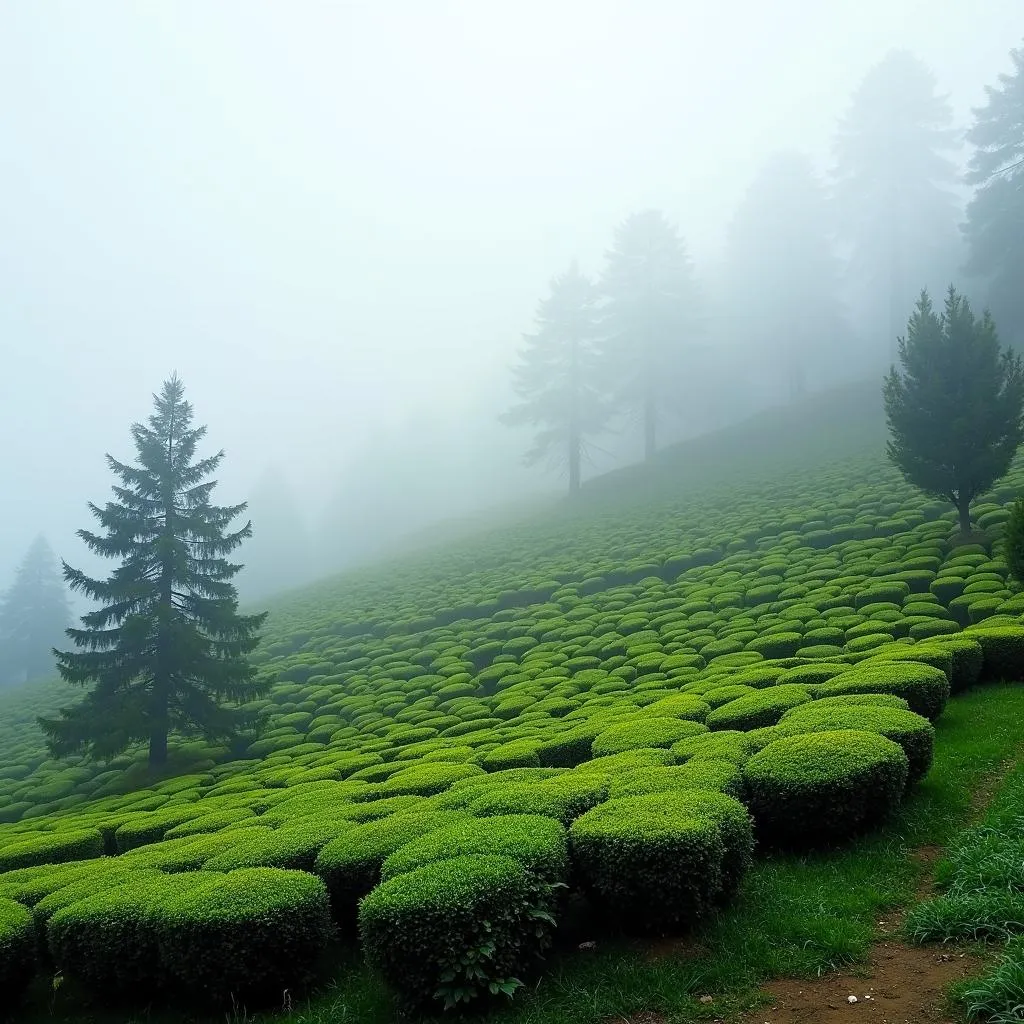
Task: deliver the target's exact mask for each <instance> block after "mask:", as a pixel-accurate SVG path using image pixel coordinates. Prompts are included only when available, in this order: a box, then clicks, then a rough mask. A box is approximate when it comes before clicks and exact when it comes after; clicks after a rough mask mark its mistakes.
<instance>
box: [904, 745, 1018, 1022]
mask: <svg viewBox="0 0 1024 1024" xmlns="http://www.w3.org/2000/svg"><path fill="white" fill-rule="evenodd" d="M936 880H937V882H938V884H939V886H940V888H941V889H942V892H941V894H940V895H939V896H937V897H935V898H934V899H930V900H926V901H924V902H923V903H920V904H919V905H918V906H916V907H914V908H913V909H912V910H911V912H910V914H909V915H908V917H907V922H906V931H907V934H908V936H909V937H910V938H911V939H912V940H913V941H915V942H920V943H926V942H949V941H960V942H964V941H968V942H988V943H993V942H1003V943H1005V948H1004V951H1003V953H1002V955H1001V956H1000V957H999V959H998V960H997V962H996V963H995V965H994V966H993V967H992V968H991V970H989V971H988V972H987V973H986V974H985V975H984V976H983V977H981V978H980V979H976V980H972V981H968V982H964V983H962V984H960V985H958V986H956V988H955V989H954V990H953V992H952V993H951V995H952V999H953V1002H954V1003H955V1004H959V1005H960V1007H961V1008H962V1009H963V1010H965V1011H966V1013H967V1016H968V1018H969V1019H970V1020H984V1021H989V1022H992V1024H1004V1022H1009V1021H1020V1020H1022V1019H1024V936H1022V935H1021V933H1022V932H1024V763H1022V764H1018V765H1017V766H1016V767H1015V769H1014V770H1013V771H1012V772H1011V773H1010V774H1009V775H1008V776H1007V778H1006V779H1005V781H1004V782H1003V784H1002V785H1001V786H1000V787H999V791H998V794H997V796H996V799H995V800H994V801H993V803H992V805H991V806H990V807H989V808H988V809H987V811H986V814H985V817H984V819H983V820H982V821H981V822H980V823H979V824H977V825H974V826H972V827H970V828H968V829H965V830H964V831H962V832H960V833H959V834H957V835H956V836H955V837H954V838H953V840H952V842H951V843H950V844H949V848H948V850H947V853H946V856H945V857H944V858H943V860H942V861H941V862H940V863H939V865H938V868H937V874H936Z"/></svg>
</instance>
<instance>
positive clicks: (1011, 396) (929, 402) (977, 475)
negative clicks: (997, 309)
mask: <svg viewBox="0 0 1024 1024" xmlns="http://www.w3.org/2000/svg"><path fill="white" fill-rule="evenodd" d="M898 347H899V357H900V363H901V364H902V370H897V368H896V367H895V366H894V367H892V369H891V370H890V371H889V375H888V377H887V378H886V380H885V387H884V390H883V396H884V398H885V415H886V419H887V421H888V424H889V431H890V434H891V438H890V440H889V442H888V444H887V445H886V452H887V454H888V456H889V459H890V460H891V461H892V462H893V463H894V464H895V465H896V467H897V468H898V469H899V470H900V472H901V473H902V474H903V476H904V477H905V479H906V480H907V481H908V482H909V483H911V484H913V485H914V486H915V487H919V488H920V489H921V490H923V491H924V492H925V493H926V494H930V495H932V496H933V497H936V498H943V499H946V500H948V501H951V502H952V503H953V504H954V505H955V506H956V508H957V511H958V512H959V515H960V530H961V532H962V533H964V534H967V533H970V529H971V513H970V507H971V502H972V501H973V500H974V499H975V498H976V497H977V496H978V495H979V494H982V493H983V492H984V491H986V490H988V488H989V487H991V486H992V485H993V484H994V483H995V482H996V481H997V480H998V479H999V478H1000V477H1002V476H1003V475H1004V474H1005V473H1006V471H1007V470H1008V469H1009V468H1010V463H1011V461H1012V460H1013V457H1014V455H1015V454H1016V452H1017V449H1018V447H1019V446H1020V444H1021V441H1022V440H1024V368H1022V364H1021V360H1020V357H1019V356H1017V355H1015V354H1013V353H1012V352H1010V351H1004V350H1003V349H1002V348H1001V347H1000V344H999V339H998V337H997V335H996V328H995V324H994V322H993V320H992V318H991V316H989V314H988V313H985V314H984V315H983V316H982V317H981V318H980V319H978V318H976V317H975V315H974V313H973V312H972V311H971V307H970V305H969V304H968V302H967V300H966V299H965V298H963V296H961V295H959V294H957V292H956V289H954V288H953V287H950V289H949V293H948V295H947V297H946V305H945V309H944V310H943V312H942V313H941V314H939V313H936V312H935V310H934V309H933V307H932V303H931V300H930V299H929V297H928V293H927V292H923V293H922V294H921V297H920V299H919V300H918V303H917V307H916V309H915V310H914V313H913V315H912V316H911V317H910V321H909V323H908V325H907V334H906V337H905V338H900V339H899V342H898Z"/></svg>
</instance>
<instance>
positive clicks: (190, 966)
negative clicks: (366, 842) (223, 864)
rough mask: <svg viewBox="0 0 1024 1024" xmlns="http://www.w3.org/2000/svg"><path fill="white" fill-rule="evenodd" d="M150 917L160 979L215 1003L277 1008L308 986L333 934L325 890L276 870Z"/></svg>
mask: <svg viewBox="0 0 1024 1024" xmlns="http://www.w3.org/2000/svg"><path fill="white" fill-rule="evenodd" d="M155 916H156V918H157V922H158V923H157V933H158V946H159V955H160V963H161V968H162V970H163V972H164V974H165V976H166V977H167V978H168V980H169V981H170V982H171V984H179V985H181V986H182V987H184V988H186V989H187V990H188V991H189V992H190V993H192V994H199V995H201V996H202V997H203V998H204V999H212V1000H214V1001H216V1002H218V1003H225V1002H227V1001H229V1000H230V997H231V996H234V997H236V998H237V999H239V1000H241V1001H243V1002H245V1003H248V1002H250V1001H257V1002H259V1003H267V1002H278V1003H280V1000H281V997H282V994H283V993H284V992H285V991H290V992H294V991H295V990H296V989H297V988H300V987H301V986H303V985H305V984H306V983H308V982H309V981H310V980H311V978H312V976H313V969H314V967H315V965H316V962H317V959H318V958H319V956H320V954H321V953H322V952H323V950H324V948H325V946H326V945H327V942H328V940H329V939H330V937H331V934H332V925H331V918H330V906H329V902H328V897H327V889H326V888H325V886H324V884H323V882H322V881H321V880H320V879H319V878H317V877H316V876H315V875H310V874H307V873H306V872H304V871H281V870H278V869H276V868H243V869H242V870H239V871H232V872H229V873H228V874H226V875H224V876H222V877H221V878H220V879H219V880H217V881H215V882H213V883H212V884H209V885H203V886H199V887H197V888H196V889H194V890H193V891H184V892H178V893H173V894H169V895H168V897H167V898H166V899H163V900H160V901H159V903H158V905H157V907H156V909H155Z"/></svg>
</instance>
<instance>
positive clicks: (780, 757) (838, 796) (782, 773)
mask: <svg viewBox="0 0 1024 1024" xmlns="http://www.w3.org/2000/svg"><path fill="white" fill-rule="evenodd" d="M943 678H945V677H943ZM743 771H744V779H745V782H746V786H747V794H748V805H749V807H750V810H751V813H752V814H753V815H754V820H755V821H756V822H757V826H758V834H759V835H761V836H763V837H764V838H765V839H766V840H768V841H770V842H774V843H781V844H784V845H822V844H827V843H831V842H836V841H837V840H842V839H846V838H848V837H849V836H852V835H855V834H857V833H858V832H860V831H862V830H863V829H864V828H865V827H866V826H868V825H871V824H873V823H875V822H876V821H879V820H881V819H882V818H884V817H885V816H886V815H887V814H889V813H890V812H891V811H892V810H893V809H894V808H895V807H896V806H897V805H898V804H899V802H900V800H901V799H902V797H903V791H904V789H905V788H906V784H907V777H908V773H909V764H908V761H907V755H906V754H905V753H904V752H903V748H902V747H901V746H899V744H897V743H894V742H893V741H892V740H889V739H886V738H885V737H884V736H879V735H877V734H876V733H870V732H863V731H859V730H852V729H847V730H838V731H835V732H819V733H810V734H806V735H800V736H792V737H789V738H786V739H780V740H776V741H775V742H773V743H769V744H768V745H767V746H766V747H765V748H764V749H763V750H761V751H759V752H758V753H757V754H755V755H754V756H753V757H752V758H751V759H750V760H749V761H748V762H747V763H746V765H745V766H744V769H743Z"/></svg>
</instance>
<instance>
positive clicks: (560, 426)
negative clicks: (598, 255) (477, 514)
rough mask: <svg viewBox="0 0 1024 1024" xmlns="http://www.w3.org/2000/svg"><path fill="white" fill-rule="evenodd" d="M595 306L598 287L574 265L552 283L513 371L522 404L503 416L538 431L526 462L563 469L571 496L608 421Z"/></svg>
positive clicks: (598, 324)
mask: <svg viewBox="0 0 1024 1024" xmlns="http://www.w3.org/2000/svg"><path fill="white" fill-rule="evenodd" d="M599 301H600V292H599V291H598V290H597V287H596V285H595V284H594V283H593V282H592V281H591V280H590V278H588V277H587V276H586V275H584V274H582V273H580V270H579V267H578V265H577V264H576V263H575V262H574V263H573V264H572V265H571V266H570V267H569V269H568V270H567V271H566V272H565V273H564V274H561V275H559V276H558V277H555V278H553V279H552V281H551V285H550V294H549V295H548V297H547V298H545V299H542V300H541V301H540V303H539V305H538V307H537V315H536V324H537V329H536V331H534V333H532V334H526V335H524V336H523V340H524V345H523V348H522V350H521V352H520V362H519V364H518V365H517V366H516V367H515V370H514V376H515V380H514V387H515V392H516V394H517V395H518V396H519V398H520V399H521V401H520V402H519V403H518V404H517V405H515V406H513V407H512V408H511V409H510V410H509V411H508V412H507V413H505V414H504V415H503V416H502V420H503V421H504V422H505V423H508V424H510V425H520V424H530V425H533V426H538V427H540V428H541V429H540V430H539V431H538V433H537V436H536V439H535V442H534V445H533V447H532V448H531V449H530V450H529V452H527V455H526V459H525V461H526V463H527V465H535V464H536V463H537V462H538V461H540V460H541V459H544V458H553V459H555V460H556V461H558V462H561V463H563V464H567V465H568V469H569V491H570V493H575V492H576V491H578V490H579V486H580V478H581V462H582V458H583V454H584V447H585V446H584V441H585V438H586V436H587V435H588V434H593V433H595V432H597V431H598V430H600V429H601V428H602V427H603V426H604V425H605V423H606V422H607V419H608V409H607V405H606V402H605V400H604V398H603V396H602V395H601V393H600V390H599V387H598V385H599V364H598V355H597V343H598V339H599V337H600V314H599V310H598V303H599Z"/></svg>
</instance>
